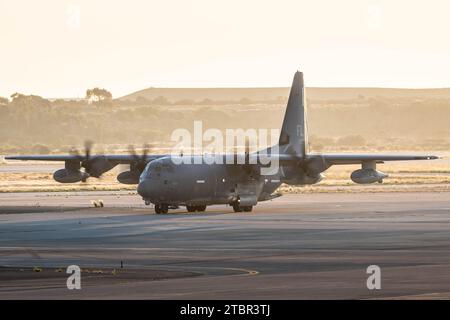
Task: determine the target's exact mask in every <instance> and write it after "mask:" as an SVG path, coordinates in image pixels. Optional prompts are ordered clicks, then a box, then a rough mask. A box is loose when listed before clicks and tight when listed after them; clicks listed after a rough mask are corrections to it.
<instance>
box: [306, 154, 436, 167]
mask: <svg viewBox="0 0 450 320" xmlns="http://www.w3.org/2000/svg"><path fill="white" fill-rule="evenodd" d="M308 156H309V157H311V158H315V157H323V159H324V160H325V162H327V163H329V164H333V165H335V164H360V163H363V162H366V161H375V162H377V163H382V162H384V161H408V160H434V159H438V158H439V157H437V156H430V155H401V154H345V153H344V154H332V153H330V154H317V155H314V154H310V155H308Z"/></svg>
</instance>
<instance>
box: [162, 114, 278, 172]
mask: <svg viewBox="0 0 450 320" xmlns="http://www.w3.org/2000/svg"><path fill="white" fill-rule="evenodd" d="M279 136H280V130H279V129H270V130H269V129H247V130H244V129H226V130H225V135H224V134H223V131H221V130H219V129H216V128H209V129H206V130H203V122H202V121H194V133H193V134H191V132H190V131H189V130H188V129H185V128H178V129H175V130H174V131H173V132H172V135H171V140H172V141H174V142H176V143H177V144H176V145H175V146H174V147H173V148H172V150H171V158H172V161H173V163H175V164H177V165H178V164H260V165H261V174H262V175H272V174H275V173H276V172H277V171H278V168H279V148H278V139H279ZM205 143H207V145H206V146H204V144H205ZM269 145H271V147H270V148H267V146H269ZM264 148H266V149H265V150H263V149H264ZM230 150H233V152H230Z"/></svg>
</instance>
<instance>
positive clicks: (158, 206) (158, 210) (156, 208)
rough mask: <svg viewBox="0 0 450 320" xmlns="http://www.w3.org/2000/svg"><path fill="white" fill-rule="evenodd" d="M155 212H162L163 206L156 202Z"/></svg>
mask: <svg viewBox="0 0 450 320" xmlns="http://www.w3.org/2000/svg"><path fill="white" fill-rule="evenodd" d="M155 213H156V214H161V213H162V212H161V206H160V205H159V204H155Z"/></svg>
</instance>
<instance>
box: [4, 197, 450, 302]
mask: <svg viewBox="0 0 450 320" xmlns="http://www.w3.org/2000/svg"><path fill="white" fill-rule="evenodd" d="M100 199H101V200H102V201H103V202H104V204H105V207H104V208H93V207H92V203H91V201H93V200H100ZM449 252H450V193H419V192H413V193H395V194H386V193H379V194H365V193H359V194H333V193H330V194H300V195H286V196H283V197H281V198H278V199H275V200H273V201H270V202H266V203H260V204H258V206H257V207H255V209H254V212H252V213H234V212H233V211H232V209H231V208H230V207H225V206H213V207H209V208H208V209H207V212H206V213H195V214H193V213H187V212H186V211H185V210H182V209H179V210H174V211H171V213H169V214H167V215H155V214H153V210H152V209H151V208H149V207H145V206H144V205H143V203H142V200H141V199H140V198H139V197H138V196H137V195H135V194H134V193H129V192H77V193H2V194H0V266H1V268H0V299H18V298H32V299H47V298H58V299H73V298H100V299H108V298H145V299H304V298H312V299H326V298H331V299H347V298H350V299H367V298H419V299H428V298H431V299H434V298H450V254H449ZM121 262H122V265H123V268H121V267H120V265H121ZM72 264H75V265H78V266H80V267H81V268H82V269H83V270H84V272H83V273H82V277H81V284H82V289H81V290H68V289H67V287H66V278H67V276H68V275H67V274H65V268H66V267H67V266H69V265H72ZM369 265H378V266H379V267H380V268H381V286H382V287H381V290H369V289H368V288H367V286H366V280H367V277H368V276H369V275H368V274H367V273H366V268H367V267H368V266H369ZM33 268H34V271H33ZM38 271H39V272H38Z"/></svg>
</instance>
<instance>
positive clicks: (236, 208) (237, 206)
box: [233, 203, 242, 212]
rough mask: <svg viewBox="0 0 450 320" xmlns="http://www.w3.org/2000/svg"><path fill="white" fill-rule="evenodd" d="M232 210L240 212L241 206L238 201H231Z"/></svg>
mask: <svg viewBox="0 0 450 320" xmlns="http://www.w3.org/2000/svg"><path fill="white" fill-rule="evenodd" d="M233 210H234V212H242V208H241V206H240V205H239V203H233Z"/></svg>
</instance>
